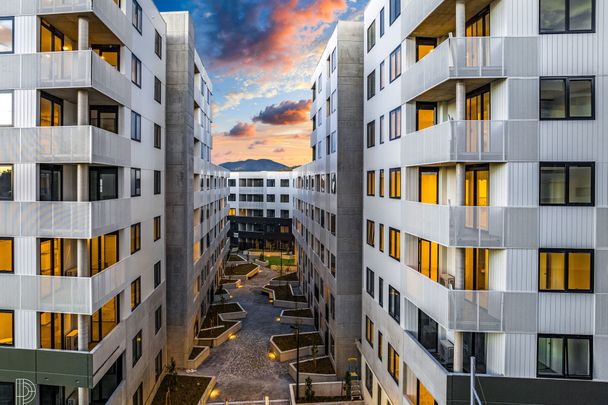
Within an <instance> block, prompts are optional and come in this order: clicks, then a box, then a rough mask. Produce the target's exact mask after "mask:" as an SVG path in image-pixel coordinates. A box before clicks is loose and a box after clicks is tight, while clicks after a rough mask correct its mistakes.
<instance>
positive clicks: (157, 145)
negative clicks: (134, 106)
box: [154, 123, 163, 149]
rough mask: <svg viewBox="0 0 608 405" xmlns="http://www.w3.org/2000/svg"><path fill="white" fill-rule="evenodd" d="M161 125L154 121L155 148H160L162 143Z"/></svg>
mask: <svg viewBox="0 0 608 405" xmlns="http://www.w3.org/2000/svg"><path fill="white" fill-rule="evenodd" d="M162 139H163V135H162V127H161V126H160V125H158V124H157V123H154V147H155V148H156V149H162V144H163V140H162Z"/></svg>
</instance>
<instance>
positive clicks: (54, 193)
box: [39, 165, 63, 201]
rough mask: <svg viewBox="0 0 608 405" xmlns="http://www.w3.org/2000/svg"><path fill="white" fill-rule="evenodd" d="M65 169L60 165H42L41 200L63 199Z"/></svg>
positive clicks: (40, 177) (40, 178)
mask: <svg viewBox="0 0 608 405" xmlns="http://www.w3.org/2000/svg"><path fill="white" fill-rule="evenodd" d="M62 179H63V170H62V167H61V166H60V165H40V176H39V186H40V190H39V200H40V201H61V199H62V198H61V196H62V194H63V193H62V191H63V190H62V188H63V187H62Z"/></svg>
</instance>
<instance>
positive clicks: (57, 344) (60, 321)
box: [39, 312, 78, 350]
mask: <svg viewBox="0 0 608 405" xmlns="http://www.w3.org/2000/svg"><path fill="white" fill-rule="evenodd" d="M39 327H40V347H41V348H42V349H55V350H77V349H78V341H77V340H76V339H77V337H78V316H77V315H72V314H59V313H53V312H41V313H40V324H39Z"/></svg>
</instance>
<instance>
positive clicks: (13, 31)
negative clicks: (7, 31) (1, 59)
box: [0, 16, 15, 55]
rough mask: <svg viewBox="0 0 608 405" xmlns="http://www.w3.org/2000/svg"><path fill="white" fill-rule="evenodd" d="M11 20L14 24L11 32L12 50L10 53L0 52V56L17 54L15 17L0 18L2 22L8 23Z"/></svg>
mask: <svg viewBox="0 0 608 405" xmlns="http://www.w3.org/2000/svg"><path fill="white" fill-rule="evenodd" d="M8 20H10V21H11V22H12V27H13V28H12V30H11V34H12V38H11V41H12V50H10V51H5V52H0V54H2V55H7V54H13V53H15V17H14V16H5V17H0V21H8Z"/></svg>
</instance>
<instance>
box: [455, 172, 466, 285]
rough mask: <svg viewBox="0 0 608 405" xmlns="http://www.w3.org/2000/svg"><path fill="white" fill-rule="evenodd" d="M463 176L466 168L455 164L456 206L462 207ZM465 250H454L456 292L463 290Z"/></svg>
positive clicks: (461, 213)
mask: <svg viewBox="0 0 608 405" xmlns="http://www.w3.org/2000/svg"><path fill="white" fill-rule="evenodd" d="M465 176H466V167H465V165H464V163H457V164H456V206H459V207H462V206H464V205H465ZM458 215H464V212H459V213H458ZM464 259H465V250H464V249H463V248H456V257H455V263H454V265H455V270H456V271H455V276H454V279H455V280H454V283H455V286H454V287H455V288H456V289H457V290H463V289H464V276H465V274H464V265H465V262H464V261H465V260H464Z"/></svg>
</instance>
